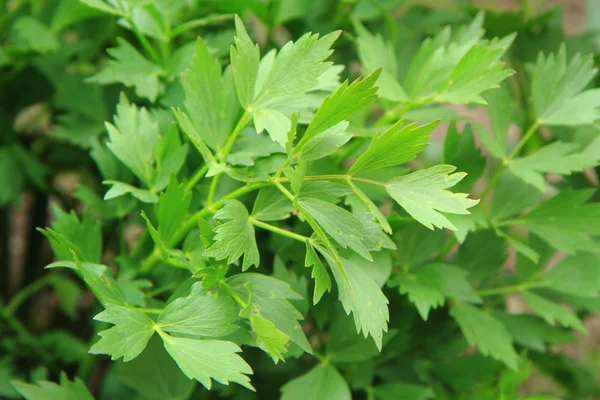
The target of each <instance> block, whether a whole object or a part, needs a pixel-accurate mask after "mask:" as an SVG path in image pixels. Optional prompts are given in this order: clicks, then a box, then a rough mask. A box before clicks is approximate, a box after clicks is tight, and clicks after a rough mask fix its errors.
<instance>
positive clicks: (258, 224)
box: [250, 217, 310, 243]
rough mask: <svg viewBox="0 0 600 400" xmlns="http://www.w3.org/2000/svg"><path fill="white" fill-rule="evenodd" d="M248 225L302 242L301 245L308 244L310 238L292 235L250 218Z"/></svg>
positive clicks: (292, 233)
mask: <svg viewBox="0 0 600 400" xmlns="http://www.w3.org/2000/svg"><path fill="white" fill-rule="evenodd" d="M250 223H251V224H252V225H254V226H257V227H259V228H262V229H265V230H267V231H271V232H273V233H277V234H279V235H282V236H286V237H289V238H290V239H294V240H297V241H299V242H303V243H308V242H310V238H309V237H308V236H303V235H299V234H297V233H294V232H290V231H288V230H285V229H282V228H279V227H277V226H274V225H271V224H267V223H265V222H262V221H259V220H257V219H254V218H252V217H250Z"/></svg>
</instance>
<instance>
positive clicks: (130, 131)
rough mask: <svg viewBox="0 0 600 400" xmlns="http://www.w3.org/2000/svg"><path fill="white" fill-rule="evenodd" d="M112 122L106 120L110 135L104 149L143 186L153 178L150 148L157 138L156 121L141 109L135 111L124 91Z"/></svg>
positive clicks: (152, 148)
mask: <svg viewBox="0 0 600 400" xmlns="http://www.w3.org/2000/svg"><path fill="white" fill-rule="evenodd" d="M114 122H115V124H114V125H113V124H111V123H108V122H107V123H106V129H107V131H108V135H109V138H110V142H108V144H107V146H108V148H109V149H110V150H111V151H112V152H113V153H114V155H115V156H117V158H118V159H119V160H120V161H121V162H122V163H123V164H125V165H126V166H127V167H128V168H129V169H130V170H131V172H133V173H134V174H135V175H136V176H137V177H138V178H139V179H140V180H141V181H142V182H143V183H144V184H145V185H146V186H147V187H149V188H151V187H152V183H153V180H154V168H153V163H154V159H155V156H154V149H155V147H156V145H157V143H158V141H159V139H160V133H159V130H158V124H157V123H156V121H154V120H153V119H152V117H151V116H150V113H149V112H148V111H147V110H146V109H145V108H142V109H140V110H139V111H138V108H137V106H136V105H135V104H130V103H129V100H127V97H125V95H124V94H122V95H121V99H120V102H119V104H118V105H117V114H116V115H115V117H114Z"/></svg>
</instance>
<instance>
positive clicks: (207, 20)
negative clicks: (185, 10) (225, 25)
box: [170, 14, 233, 39]
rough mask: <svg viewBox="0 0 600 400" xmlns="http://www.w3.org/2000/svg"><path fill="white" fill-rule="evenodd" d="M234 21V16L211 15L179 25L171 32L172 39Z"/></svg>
mask: <svg viewBox="0 0 600 400" xmlns="http://www.w3.org/2000/svg"><path fill="white" fill-rule="evenodd" d="M232 19H233V14H223V15H209V16H208V17H204V18H199V19H194V20H191V21H187V22H184V23H183V24H181V25H179V26H178V27H177V28H175V29H173V30H172V31H171V35H170V37H171V39H173V38H176V37H177V36H179V35H181V34H183V33H185V32H187V31H190V30H192V29H194V28H200V27H203V26H207V25H212V24H219V23H222V22H227V21H230V20H232Z"/></svg>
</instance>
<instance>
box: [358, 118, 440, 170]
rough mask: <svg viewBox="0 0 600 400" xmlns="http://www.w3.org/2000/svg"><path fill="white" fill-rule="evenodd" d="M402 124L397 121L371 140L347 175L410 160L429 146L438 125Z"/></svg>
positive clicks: (436, 122)
mask: <svg viewBox="0 0 600 400" xmlns="http://www.w3.org/2000/svg"><path fill="white" fill-rule="evenodd" d="M403 122H404V121H398V122H396V123H395V124H394V125H392V127H391V128H389V129H388V130H387V131H385V132H383V133H382V134H381V135H376V136H375V137H374V138H373V140H371V143H370V144H369V148H368V149H367V150H366V151H365V152H364V153H363V154H361V156H360V157H358V159H357V160H356V162H355V163H354V164H353V165H352V167H351V168H350V170H349V171H348V174H350V175H356V174H359V173H361V172H367V171H376V170H378V169H381V168H386V167H393V166H396V165H399V164H402V163H405V162H407V161H410V160H412V159H413V158H415V156H416V155H417V154H419V153H420V152H421V151H423V150H425V148H426V147H427V145H428V144H429V135H430V134H431V131H432V130H433V129H434V128H435V127H436V126H437V125H438V124H439V121H434V122H430V123H429V124H425V125H421V126H417V124H416V123H415V122H413V123H412V124H408V125H406V126H404V127H403V126H402V125H403Z"/></svg>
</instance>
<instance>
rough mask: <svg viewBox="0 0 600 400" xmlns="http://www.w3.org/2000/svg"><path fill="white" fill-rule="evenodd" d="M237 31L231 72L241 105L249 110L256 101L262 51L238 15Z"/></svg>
mask: <svg viewBox="0 0 600 400" xmlns="http://www.w3.org/2000/svg"><path fill="white" fill-rule="evenodd" d="M235 30H236V36H235V39H234V41H235V46H231V56H230V57H231V71H232V73H233V81H234V82H235V89H236V92H237V95H238V99H239V100H240V104H241V105H242V107H243V108H244V109H245V110H248V108H249V107H250V105H251V104H252V101H253V100H254V86H255V84H256V76H257V74H258V63H259V60H260V50H259V48H258V44H254V43H253V42H252V39H250V36H248V32H246V28H245V27H244V23H243V22H242V20H241V19H240V17H238V16H237V15H236V16H235Z"/></svg>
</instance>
